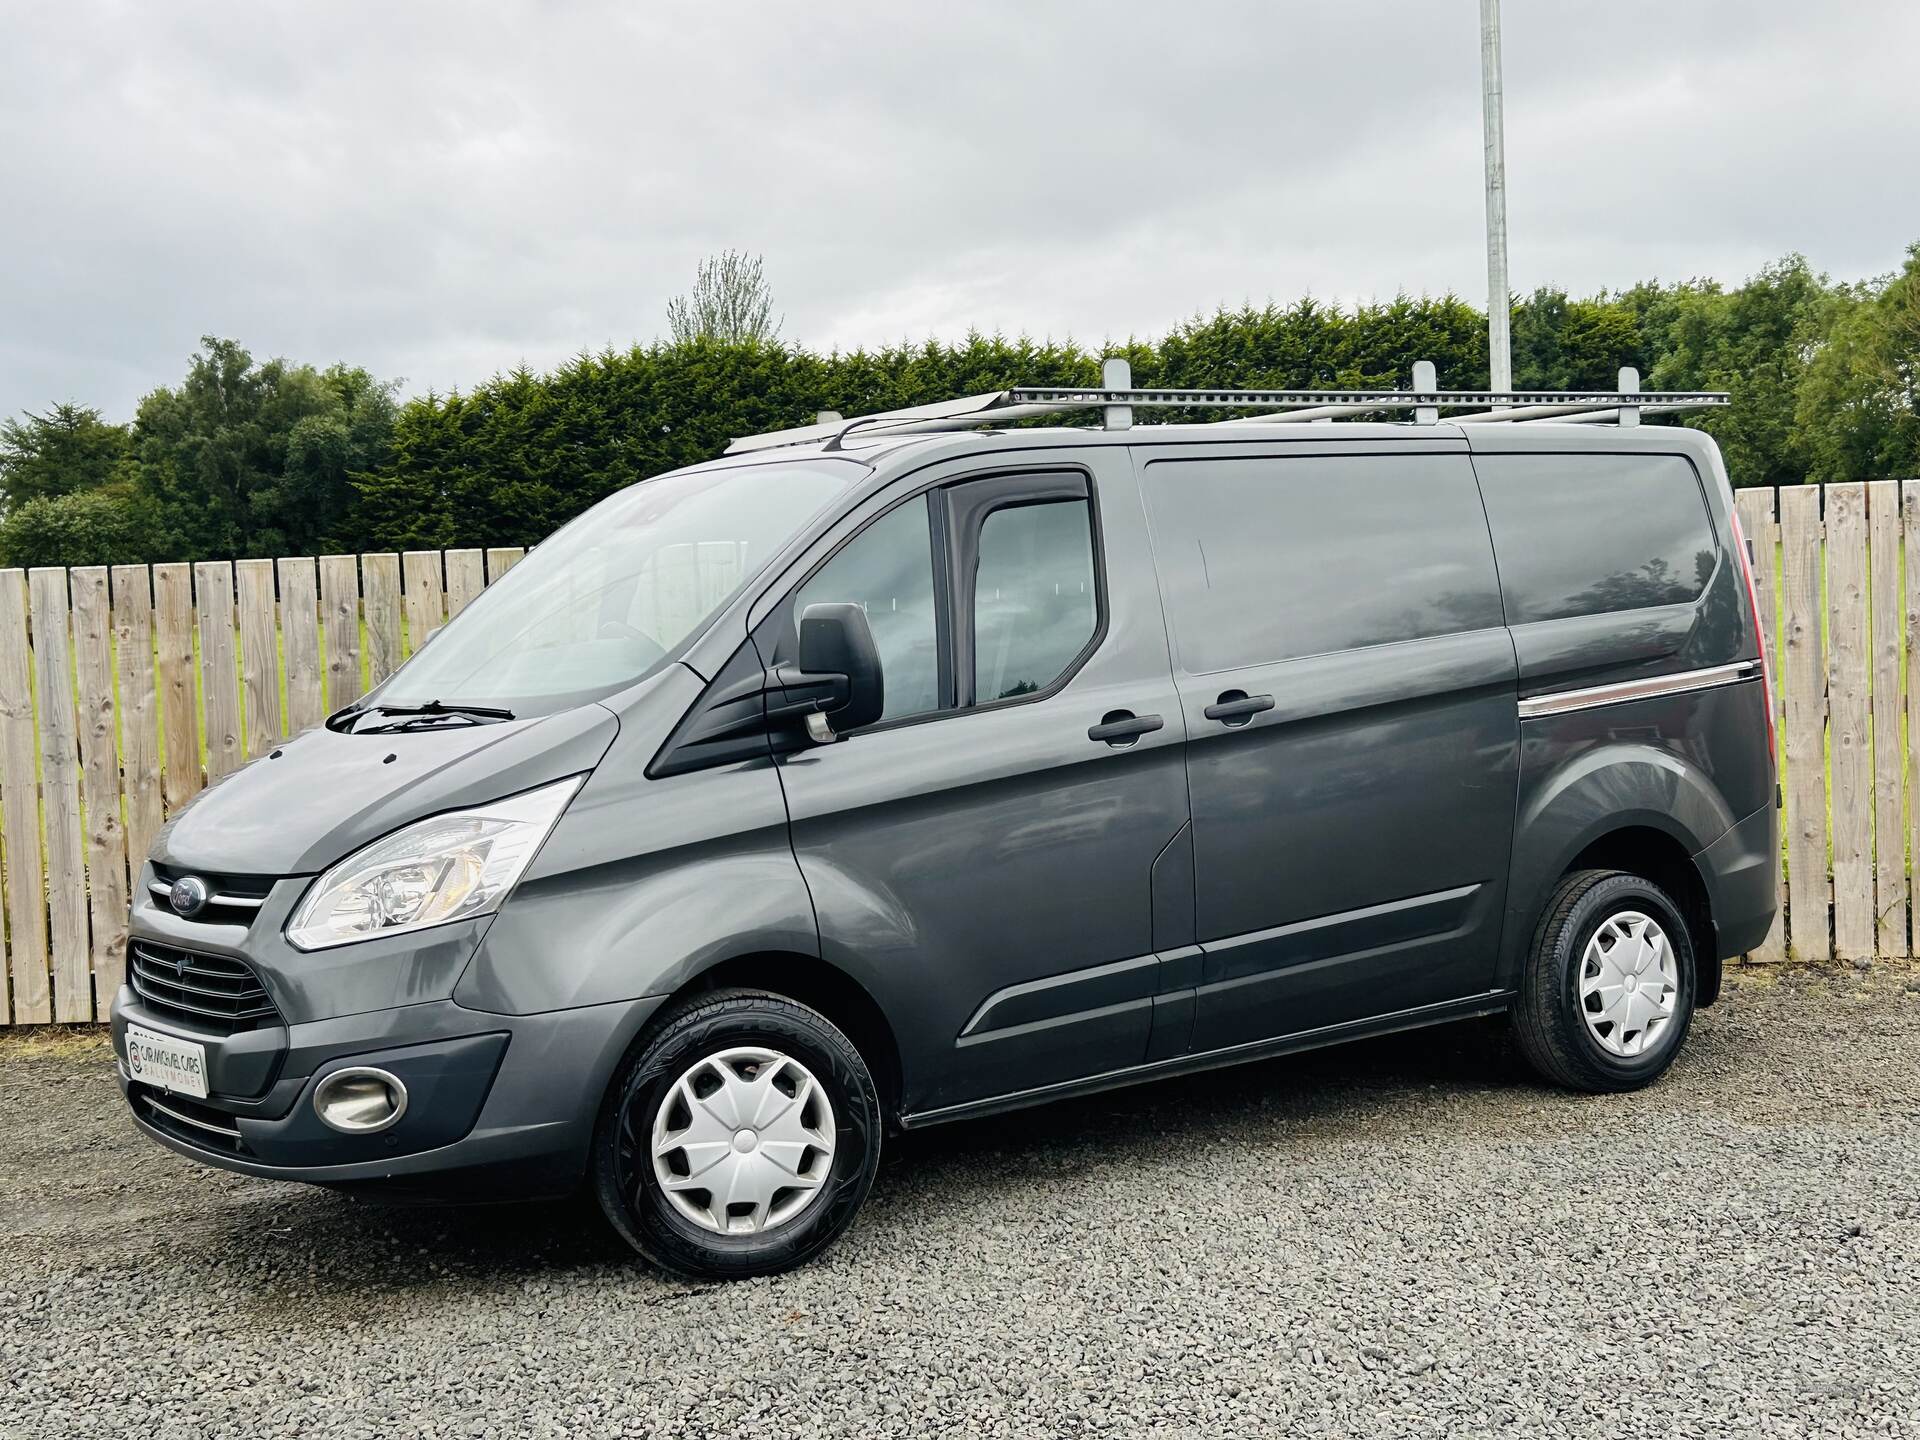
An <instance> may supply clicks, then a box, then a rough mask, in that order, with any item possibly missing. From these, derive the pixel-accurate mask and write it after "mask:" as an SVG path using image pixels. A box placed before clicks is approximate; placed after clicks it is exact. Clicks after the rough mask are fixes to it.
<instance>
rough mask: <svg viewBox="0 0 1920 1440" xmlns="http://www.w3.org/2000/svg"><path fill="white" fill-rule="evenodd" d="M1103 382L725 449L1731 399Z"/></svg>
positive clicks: (1526, 418)
mask: <svg viewBox="0 0 1920 1440" xmlns="http://www.w3.org/2000/svg"><path fill="white" fill-rule="evenodd" d="M1100 380H1101V383H1100V384H1099V385H1097V386H1072V385H1068V386H1057V385H1016V386H1014V387H1012V388H1011V389H1007V390H991V391H988V392H987V393H986V394H984V395H965V396H962V397H960V398H959V399H957V400H943V401H941V402H940V403H938V404H934V405H914V406H910V407H908V408H906V409H904V410H883V411H880V412H879V413H877V414H873V415H860V416H856V417H854V418H853V419H850V420H849V419H843V418H841V417H840V416H837V415H834V416H832V417H831V418H829V419H826V420H823V421H821V422H819V423H816V424H813V425H800V426H796V427H795V428H793V429H790V430H772V431H769V432H767V433H766V434H764V435H746V436H742V437H741V438H739V439H737V440H735V441H734V442H733V443H732V444H730V445H728V446H727V450H726V453H727V454H729V455H739V454H744V453H746V452H748V451H753V450H771V449H775V448H777V447H780V446H785V445H812V444H817V443H820V442H823V441H824V442H825V448H826V449H828V450H839V449H841V448H842V447H843V446H844V444H845V442H846V439H847V437H848V436H849V435H851V434H852V433H853V432H855V431H856V430H862V431H876V432H880V433H883V434H886V435H924V434H933V433H938V432H940V431H945V430H972V429H978V428H981V427H991V426H1000V425H1005V424H1008V423H1010V422H1012V421H1015V420H1031V419H1035V418H1038V417H1040V416H1045V415H1064V414H1068V413H1070V412H1073V411H1080V410H1099V411H1101V412H1102V424H1103V428H1105V429H1108V430H1126V429H1130V428H1131V427H1132V425H1133V412H1134V411H1135V410H1136V409H1154V408H1162V409H1184V410H1251V411H1254V412H1256V413H1254V414H1250V415H1238V416H1235V417H1234V418H1233V419H1231V420H1219V421H1215V422H1213V423H1215V424H1217V425H1252V424H1260V425H1293V424H1303V423H1309V422H1314V421H1331V420H1341V419H1347V420H1352V419H1358V418H1361V417H1363V416H1367V415H1373V414H1379V413H1380V412H1383V411H1411V412H1412V419H1413V423H1414V424H1416V425H1435V424H1438V423H1439V422H1440V412H1441V411H1442V410H1451V411H1461V412H1465V413H1456V414H1450V415H1448V416H1447V417H1446V418H1447V421H1448V423H1449V424H1457V425H1495V424H1500V425H1529V424H1534V423H1536V422H1539V421H1553V422H1555V423H1558V424H1575V425H1594V424H1616V425H1637V424H1639V423H1640V417H1641V416H1642V415H1644V414H1649V413H1663V412H1668V411H1674V410H1699V409H1704V408H1707V407H1711V406H1718V405H1725V404H1726V403H1727V392H1726V391H1724V390H1649V391H1643V390H1641V388H1640V372H1639V371H1638V370H1636V369H1634V368H1633V367H1632V366H1631V365H1629V366H1626V367H1624V368H1622V369H1621V371H1620V380H1619V388H1618V389H1617V390H1500V391H1495V390H1442V389H1440V387H1439V384H1438V379H1437V377H1436V375H1435V372H1434V367H1433V363H1432V362H1431V361H1429V360H1420V361H1416V362H1415V363H1414V367H1413V384H1412V386H1411V387H1410V388H1409V389H1406V390H1232V389H1213V388H1195V389H1146V390H1136V389H1135V388H1134V387H1133V371H1132V367H1131V366H1130V365H1129V364H1128V363H1127V361H1126V360H1124V359H1121V358H1119V357H1118V356H1112V357H1109V358H1108V359H1107V360H1105V361H1103V362H1102V364H1101V374H1100Z"/></svg>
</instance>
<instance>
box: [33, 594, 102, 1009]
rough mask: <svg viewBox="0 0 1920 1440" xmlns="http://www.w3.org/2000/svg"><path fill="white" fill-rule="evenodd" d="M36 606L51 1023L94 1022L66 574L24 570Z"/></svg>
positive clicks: (35, 655)
mask: <svg viewBox="0 0 1920 1440" xmlns="http://www.w3.org/2000/svg"><path fill="white" fill-rule="evenodd" d="M27 585H28V589H29V591H30V592H31V597H32V605H33V617H32V624H33V679H34V694H35V699H36V701H37V702H38V708H39V714H40V799H41V810H42V812H43V823H44V824H45V826H46V832H47V897H46V898H47V913H48V917H49V921H50V923H49V925H48V928H47V937H48V941H49V944H50V947H51V950H52V956H53V1018H54V1019H55V1020H56V1021H59V1022H60V1023H62V1024H67V1023H70V1022H73V1021H80V1020H91V1019H92V1018H93V980H92V975H91V970H90V957H89V956H88V954H87V872H86V863H85V858H84V848H85V847H84V845H83V843H82V841H81V838H80V734H79V729H80V727H79V719H78V717H77V716H76V715H75V714H74V708H73V648H72V637H71V635H70V634H69V631H68V627H67V572H66V571H65V570H62V569H60V568H58V567H56V566H43V567H40V568H37V569H34V570H30V571H28V572H27Z"/></svg>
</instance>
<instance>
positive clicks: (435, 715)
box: [335, 700, 513, 735]
mask: <svg viewBox="0 0 1920 1440" xmlns="http://www.w3.org/2000/svg"><path fill="white" fill-rule="evenodd" d="M363 715H387V716H392V717H393V723H392V724H390V725H371V726H368V727H367V728H366V729H365V730H355V729H353V726H354V723H355V722H356V721H358V720H359V718H360V717H361V716H363ZM335 718H336V719H338V720H341V721H343V722H345V724H344V727H343V728H346V729H347V730H348V731H349V732H350V733H353V734H358V735H384V734H387V733H389V732H391V731H395V730H418V729H424V728H426V727H428V726H430V725H433V724H435V723H437V722H438V721H440V720H442V719H457V720H465V721H467V722H468V723H469V724H473V725H490V724H494V723H496V722H498V721H501V720H511V719H513V712H512V711H511V710H502V709H500V708H499V707H498V706H493V705H462V704H459V703H457V702H449V701H446V700H429V701H427V703H426V704H424V705H378V704H375V705H368V706H366V707H365V708H363V709H358V710H349V711H347V712H346V713H345V714H343V715H339V716H336V717H335Z"/></svg>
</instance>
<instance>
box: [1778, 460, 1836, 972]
mask: <svg viewBox="0 0 1920 1440" xmlns="http://www.w3.org/2000/svg"><path fill="white" fill-rule="evenodd" d="M1780 563H1781V586H1780V589H1781V598H1782V600H1783V601H1784V604H1783V606H1782V618H1781V635H1782V637H1783V639H1784V640H1785V643H1786V663H1785V664H1784V665H1783V666H1782V667H1781V684H1782V688H1783V689H1784V690H1785V691H1786V716H1787V727H1786V751H1787V827H1788V839H1787V939H1788V944H1789V945H1790V947H1791V953H1792V955H1793V958H1794V959H1796V960H1828V959H1831V958H1832V956H1833V941H1832V932H1831V930H1830V928H1829V921H1828V917H1829V914H1830V909H1829V907H1830V905H1831V900H1832V890H1831V888H1830V887H1829V885H1828V883H1827V783H1826V782H1827V768H1826V730H1827V672H1826V666H1825V664H1824V662H1823V657H1822V647H1821V643H1820V632H1821V629H1822V626H1821V605H1820V490H1819V488H1818V487H1817V486H1813V485H1789V486H1783V487H1782V488H1781V490H1780Z"/></svg>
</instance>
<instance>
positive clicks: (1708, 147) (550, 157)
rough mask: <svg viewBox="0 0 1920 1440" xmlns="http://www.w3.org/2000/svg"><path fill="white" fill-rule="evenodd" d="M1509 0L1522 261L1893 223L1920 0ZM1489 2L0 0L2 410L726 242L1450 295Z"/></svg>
mask: <svg viewBox="0 0 1920 1440" xmlns="http://www.w3.org/2000/svg"><path fill="white" fill-rule="evenodd" d="M1603 8H1604V10H1605V13H1606V14H1607V15H1608V16H1609V17H1610V18H1608V19H1606V20H1598V19H1594V18H1591V17H1592V16H1593V15H1594V14H1595V13H1596V12H1597V11H1599V10H1601V9H1603ZM1335 10H1338V11H1339V12H1340V14H1338V15H1335V14H1333V13H1332V12H1334V11H1335ZM1505 11H1506V87H1507V158H1508V165H1509V171H1510V176H1509V183H1510V188H1511V201H1510V208H1511V221H1510V231H1511V237H1512V247H1513V277H1512V278H1513V285H1514V288H1515V289H1516V290H1527V289H1530V288H1532V287H1534V286H1536V285H1543V284H1552V285H1558V286H1564V287H1567V288H1570V289H1573V290H1576V291H1583V292H1584V291H1591V290H1594V289H1597V288H1600V287H1603V286H1618V285H1623V284H1628V283H1631V282H1632V281H1635V280H1638V279H1643V278H1649V277H1660V278H1665V279H1672V278H1680V277H1685V276H1692V275H1713V276H1718V277H1720V278H1722V279H1725V280H1729V281H1737V280H1739V279H1741V278H1742V277H1744V276H1745V275H1747V274H1749V273H1750V272H1751V271H1753V270H1754V269H1755V268H1756V267H1758V266H1760V265H1762V264H1764V263H1765V262H1767V261H1768V260H1770V259H1773V258H1775V257H1777V256H1779V255H1781V254H1783V253H1785V252H1788V251H1792V250H1799V251H1802V252H1804V253H1805V254H1806V255H1807V256H1808V257H1809V258H1810V259H1811V260H1812V261H1813V262H1814V263H1815V264H1816V265H1817V266H1819V267H1821V268H1824V269H1826V270H1829V271H1831V272H1833V273H1834V274H1835V275H1839V276H1844V277H1849V278H1855V277H1861V276H1866V275H1871V274H1878V273H1882V272H1884V271H1887V270H1890V269H1893V268H1895V267H1896V265H1897V264H1898V262H1899V260H1900V258H1901V255H1902V252H1903V250H1904V248H1905V247H1906V246H1907V245H1908V244H1909V243H1911V242H1913V241H1915V240H1920V181H1917V180H1916V173H1917V171H1920V98H1917V96H1916V82H1915V74H1916V71H1915V57H1916V56H1917V55H1920V3H1916V0H1878V3H1872V0H1857V3H1856V0H1820V3H1809V0H1743V3H1732V0H1729V3H1713V0H1663V3H1635V0H1612V3H1611V4H1609V5H1607V6H1605V7H1596V6H1592V5H1586V4H1561V3H1555V0H1507V3H1506V6H1505ZM1477 15H1478V11H1477V6H1476V4H1475V0H1418V3H1416V0H1405V3H1370V4H1345V5H1339V6H1334V5H1329V4H1327V3H1326V0H1313V3H1295V0H1262V3H1244V4H1235V3H1223V0H1215V3H1212V4H1206V5H1195V4H1170V3H1158V4H1152V5H1148V4H1137V3H1133V0H1106V3H1102V4H1098V5H1094V4H1067V3H1058V4H1033V3H1025V4H1018V5H1016V4H1011V3H999V0H995V3H981V0H969V3H966V4H964V5H961V4H953V3H948V4H943V5H938V6H936V5H932V4H924V3H922V4H914V3H905V0H893V3H887V4H878V3H875V4H865V3H861V4H855V3H847V0H812V3H807V4H800V3H793V0H783V3H765V4H759V3H737V4H725V3H707V4H699V5H694V4H683V5H678V6H674V5H662V4H642V3H638V0H623V3H613V4H585V3H580V4H571V3H560V0H555V3H549V4H544V5H523V6H508V5H494V4H483V3H476V0H459V3H447V4H425V3H415V0H406V3H391V4H385V5H378V6H376V5H372V4H346V3H338V0H334V3H325V4H320V3H292V0H286V3H270V4H238V3H234V4H224V5H218V6H215V5H210V4H209V5H200V4H193V3H187V0H167V3H130V4H124V5H108V4H92V3H84V0H59V3H50V0H0V415H9V414H17V413H18V412H19V411H20V410H21V409H23V408H32V409H36V410H38V409H42V408H44V407H45V406H46V405H48V404H51V403H53V402H55V401H59V400H63V399H73V400H78V401H81V402H83V403H86V404H90V405H97V406H100V407H101V408H103V409H104V410H105V411H106V412H107V414H108V415H109V416H110V417H111V418H116V419H119V418H126V417H128V416H129V415H131V413H132V410H133V406H134V405H135V403H136V402H137V400H138V399H139V397H140V396H141V395H142V394H144V393H146V392H147V391H148V390H150V389H151V388H153V387H154V386H155V385H158V384H166V383H172V382H174V381H176V380H177V379H178V378H179V377H180V376H181V374H182V373H183V372H184V370H185V367H186V361H187V358H188V356H189V355H190V354H191V352H192V351H193V349H194V348H195V346H196V344H197V342H198V337H199V336H200V335H202V334H203V333H209V332H211V333H216V334H221V335H227V336H232V337H234V338H236V339H238V340H240V341H241V342H243V343H244V344H246V345H247V346H248V347H249V348H251V349H252V350H253V351H254V353H255V354H256V355H259V356H263V357H264V356H266V355H273V354H282V355H287V356H289V357H292V358H295V359H301V360H310V361H313V362H315V363H326V362H328V361H332V360H335V359H346V360H349V361H352V362H354V363H357V364H363V365H366V366H368V367H369V368H371V369H372V370H374V371H375V372H376V373H378V374H380V375H383V376H390V377H401V378H403V379H404V381H405V388H406V389H407V390H408V391H409V392H418V391H423V390H426V389H429V388H431V389H437V390H442V391H445V390H448V389H452V388H461V387H468V386H471V385H473V384H474V383H475V382H477V381H480V380H483V379H485V378H486V377H487V376H489V375H491V374H493V373H495V372H496V371H499V370H501V369H503V368H507V367H511V366H513V365H515V364H518V363H520V362H522V361H524V362H525V363H527V364H528V365H531V366H533V367H535V368H543V367H548V366H551V365H553V364H555V363H556V362H558V361H561V360H564V359H565V358H566V357H568V356H569V355H572V354H575V353H577V352H579V351H581V350H583V349H599V348H601V347H603V346H605V345H608V344H613V345H616V346H624V345H627V344H629V343H631V342H633V341H636V340H639V341H646V340H650V339H652V338H653V337H654V336H656V335H658V334H660V333H661V332H663V331H664V329H665V327H666V300H667V297H668V296H670V295H672V294H674V293H676V292H678V291H680V290H683V289H685V288H686V286H687V284H688V283H689V281H690V280H691V278H692V275H693V270H694V266H695V263H696V262H697V261H698V259H699V258H700V257H701V256H702V255H705V254H708V253H710V252H713V251H716V250H719V249H722V248H725V247H729V246H731V247H736V248H741V249H745V250H748V251H754V252H760V253H763V254H764V255H765V257H766V270H767V275H768V278H769V279H770V281H771V282H772V284H773V286H774V289H775V292H776V297H777V302H778V305H779V308H780V309H781V310H782V311H784V313H785V317H786V323H785V330H784V332H783V333H784V335H785V336H786V337H787V338H790V339H792V340H796V341H799V342H802V343H804V344H807V345H810V346H814V347H818V348H822V349H825V348H828V347H833V346H840V347H850V346H855V345H874V344H880V343H885V342H889V341H897V340H900V339H903V338H906V339H921V338H924V337H926V336H929V335H937V336H943V337H955V336H959V335H962V334H964V333H965V332H966V331H967V329H968V328H969V327H978V328H980V329H982V330H1003V331H1007V332H1009V333H1017V332H1021V331H1025V332H1027V333H1030V334H1033V335H1035V336H1049V335H1050V336H1053V337H1056V338H1058V337H1065V336H1069V335H1071V336H1074V337H1077V338H1079V339H1081V340H1083V341H1087V342H1090V343H1091V342H1096V341H1098V340H1099V339H1101V338H1103V337H1105V336H1109V335H1111V336H1124V335H1127V334H1129V333H1131V334H1138V335H1142V336H1148V335H1153V334H1157V333H1158V332H1160V331H1162V330H1163V329H1165V328H1166V327H1167V326H1169V325H1170V324H1173V323H1175V322H1177V321H1179V320H1181V319H1183V318H1185V317H1188V316H1191V315H1193V314H1194V313H1195V312H1197V311H1204V310H1212V309H1213V308H1215V307H1216V306H1218V305H1221V304H1227V305H1238V304H1240V303H1241V302H1243V301H1246V300H1253V301H1256V302H1258V301H1264V300H1266V299H1267V298H1269V297H1272V298H1275V299H1278V300H1282V301H1286V300H1291V299H1293V298H1294V297H1297V296H1299V295H1301V294H1303V293H1309V292H1310V293H1312V294H1315V295H1318V296H1321V297H1323V298H1328V299H1341V300H1351V299H1353V298H1356V297H1370V296H1379V297H1387V296H1391V295H1392V294H1393V293H1394V292H1395V291H1397V290H1406V291H1409V292H1414V293H1419V292H1423V291H1425V292H1440V291H1445V290H1454V291H1457V292H1459V293H1461V294H1463V295H1466V296H1468V297H1470V298H1472V299H1473V300H1474V301H1475V302H1476V303H1484V300H1485V286H1486V278H1485V277H1486V272H1485V262H1484V259H1483V250H1482V243H1483V236H1482V227H1483V211H1482V199H1481V189H1480V156H1481V151H1480V100H1479V80H1478V61H1479V50H1478V28H1477Z"/></svg>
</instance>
